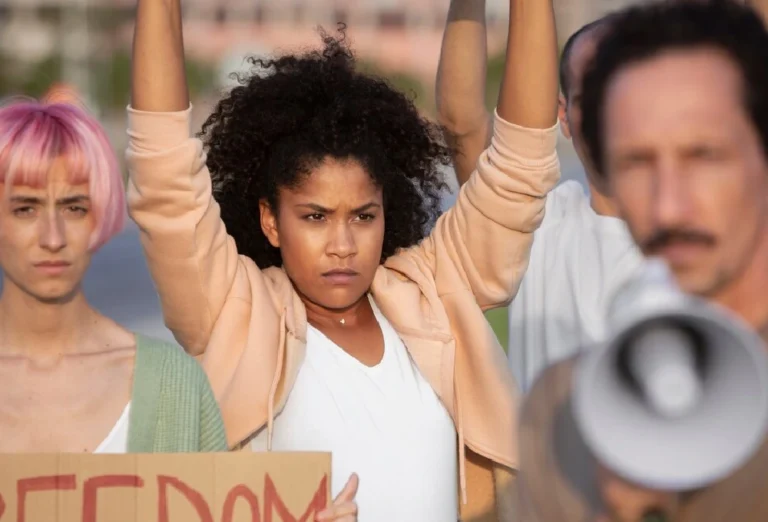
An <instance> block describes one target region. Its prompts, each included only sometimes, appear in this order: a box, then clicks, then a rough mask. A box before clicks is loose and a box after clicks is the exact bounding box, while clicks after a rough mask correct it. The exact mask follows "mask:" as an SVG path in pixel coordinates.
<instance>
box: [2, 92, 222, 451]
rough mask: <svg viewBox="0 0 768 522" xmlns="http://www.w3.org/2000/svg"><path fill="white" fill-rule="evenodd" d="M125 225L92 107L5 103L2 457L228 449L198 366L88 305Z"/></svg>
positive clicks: (119, 188)
mask: <svg viewBox="0 0 768 522" xmlns="http://www.w3.org/2000/svg"><path fill="white" fill-rule="evenodd" d="M124 220H125V186H124V181H123V178H122V176H121V173H120V168H119V165H118V162H117V158H116V157H115V155H114V152H113V150H112V147H111V146H110V143H109V140H108V139H107V136H106V134H105V132H104V130H103V129H102V127H101V126H100V125H99V124H98V122H96V121H95V120H94V119H93V118H92V117H91V116H90V115H89V114H87V113H86V112H85V110H83V109H81V108H79V107H76V106H74V105H70V104H63V103H38V102H34V101H26V100H22V101H14V102H11V103H9V104H6V105H4V106H2V107H0V269H2V277H3V290H2V294H0V382H2V383H3V386H1V387H0V433H1V434H2V436H0V453H23V452H35V453H40V452H56V453H59V452H67V453H68V452H73V453H82V452H95V453H126V452H141V453H150V452H189V451H223V450H226V449H227V444H226V437H225V434H224V429H223V425H222V421H221V415H220V413H219V410H218V407H217V405H216V401H215V400H214V398H213V395H212V393H211V389H210V385H209V384H208V381H207V379H206V377H205V375H204V373H203V372H202V370H201V369H200V367H199V365H198V364H197V362H196V361H195V360H194V359H192V358H190V357H189V356H187V355H186V354H184V353H183V352H182V351H181V350H180V349H178V348H177V347H175V346H172V345H166V344H164V343H162V342H159V341H156V340H153V339H149V338H146V337H143V336H141V335H137V334H135V333H132V332H129V331H127V330H126V329H124V328H123V327H122V326H120V325H119V324H116V323H115V322H114V321H112V320H110V319H109V318H107V317H104V316H103V315H101V314H100V313H99V312H97V311H96V310H95V309H94V308H93V307H91V306H90V305H89V303H88V302H87V300H86V298H85V296H84V295H83V291H82V281H83V277H84V275H85V272H86V270H88V266H89V264H90V261H91V256H92V255H93V253H94V252H95V251H96V250H98V249H99V248H100V247H101V246H102V245H104V244H105V243H106V242H107V241H109V240H110V238H112V236H114V235H115V234H117V233H118V232H120V231H121V229H122V228H123V223H124ZM116 277H119V274H116ZM119 298H120V296H115V299H119Z"/></svg>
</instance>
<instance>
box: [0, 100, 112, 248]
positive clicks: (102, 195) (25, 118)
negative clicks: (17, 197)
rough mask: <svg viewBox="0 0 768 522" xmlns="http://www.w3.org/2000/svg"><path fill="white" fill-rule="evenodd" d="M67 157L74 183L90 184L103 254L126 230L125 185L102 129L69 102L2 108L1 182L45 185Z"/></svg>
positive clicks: (97, 243) (95, 243)
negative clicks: (53, 168)
mask: <svg viewBox="0 0 768 522" xmlns="http://www.w3.org/2000/svg"><path fill="white" fill-rule="evenodd" d="M59 158H63V160H64V161H65V162H66V166H67V172H68V174H69V176H70V178H69V179H70V182H71V183H72V184H82V183H88V184H89V188H90V194H89V196H90V198H91V206H92V211H93V212H94V217H95V220H96V229H95V230H94V235H93V237H92V238H91V250H97V249H98V248H99V247H101V246H102V245H103V244H104V243H106V242H107V241H109V239H111V238H112V236H114V235H115V234H117V233H118V232H120V231H121V230H122V229H123V226H124V224H125V214H126V211H125V185H124V182H123V177H122V175H121V173H120V166H119V163H118V161H117V157H116V156H115V154H114V151H113V149H112V146H111V144H110V143H109V139H108V138H107V135H106V133H105V132H104V129H103V128H102V127H101V125H100V124H99V123H98V122H97V121H96V120H95V119H94V118H93V117H91V116H90V115H89V114H88V113H86V112H85V111H84V110H83V109H81V108H79V107H76V106H74V105H70V104H64V103H53V104H46V103H39V102H34V101H15V102H12V103H10V104H7V105H5V106H3V107H0V183H5V184H6V185H23V186H29V187H44V186H45V185H46V184H47V179H48V173H49V172H50V170H51V166H52V164H53V162H54V161H55V160H57V159H59Z"/></svg>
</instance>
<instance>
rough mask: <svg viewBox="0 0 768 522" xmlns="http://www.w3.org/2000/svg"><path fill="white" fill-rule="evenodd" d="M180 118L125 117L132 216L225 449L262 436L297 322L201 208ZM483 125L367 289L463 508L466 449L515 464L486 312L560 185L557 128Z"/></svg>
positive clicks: (508, 391)
mask: <svg viewBox="0 0 768 522" xmlns="http://www.w3.org/2000/svg"><path fill="white" fill-rule="evenodd" d="M190 113H191V109H188V110H187V111H183V112H176V113H149V112H141V111H136V110H133V109H131V108H129V109H128V121H129V128H128V133H129V138H130V141H129V145H128V151H127V160H128V165H129V170H130V182H129V186H128V202H129V211H130V214H131V216H132V218H133V220H134V221H135V222H136V223H137V224H138V226H139V228H140V231H141V241H142V245H143V247H144V250H145V254H146V258H147V262H148V265H149V269H150V272H151V275H152V277H153V279H154V281H155V285H156V287H157V290H158V293H159V296H160V301H161V304H162V309H163V315H164V318H165V323H166V325H167V326H168V328H169V329H170V330H171V331H172V332H173V334H174V335H175V337H176V339H177V340H178V342H179V343H180V344H181V345H182V346H183V347H184V349H185V350H186V351H187V352H188V353H190V354H191V355H195V356H200V361H201V363H202V365H203V367H204V369H205V370H206V372H207V374H208V376H209V379H210V381H211V385H212V387H213V390H214V393H215V396H216V398H217V400H218V401H219V404H220V406H221V410H222V415H223V419H224V424H225V426H226V430H227V435H228V440H229V443H230V446H232V447H235V446H238V445H241V444H242V443H243V442H244V441H247V440H249V439H250V438H251V436H252V435H253V434H254V433H255V432H256V431H257V430H259V429H260V428H262V427H263V426H264V425H267V429H268V430H270V431H271V426H272V421H273V419H274V417H275V415H277V414H278V413H279V412H280V411H281V409H282V407H283V406H284V404H285V402H286V398H287V397H288V394H289V393H290V390H291V387H292V385H293V383H294V380H295V379H296V376H297V372H298V369H299V367H300V365H301V364H302V359H303V357H304V353H305V348H306V343H305V339H306V337H305V334H306V327H307V319H306V313H305V310H304V306H303V304H302V302H301V300H300V299H299V297H298V295H297V293H296V292H295V291H294V289H293V287H292V285H291V282H290V280H289V279H288V277H287V276H286V274H285V272H284V271H282V270H281V269H279V268H274V267H273V268H269V269H266V270H261V269H259V268H258V267H257V266H256V264H255V263H254V262H253V261H252V260H251V259H250V258H247V257H245V256H241V255H238V253H237V249H236V246H235V242H234V240H233V239H232V238H231V237H230V236H229V235H228V234H227V231H226V229H225V226H224V223H223V222H222V220H221V219H220V213H219V205H218V204H217V202H216V201H215V200H214V198H213V197H212V186H211V177H210V174H209V171H208V169H207V167H206V157H205V153H204V151H203V146H202V143H201V141H200V140H199V139H196V138H193V137H191V122H190ZM494 128H495V130H494V134H493V140H492V144H491V146H490V147H489V148H488V150H487V151H485V152H484V153H483V154H482V156H481V157H480V159H479V160H478V165H477V170H476V172H475V173H474V174H473V175H472V177H471V179H470V180H469V181H468V182H467V183H466V184H465V186H464V187H463V188H462V190H461V192H460V194H459V196H458V199H457V202H456V204H455V206H454V207H453V208H452V209H451V210H449V211H448V212H446V213H445V214H444V215H443V216H441V217H440V219H439V220H438V222H437V224H436V225H435V227H434V229H433V230H432V232H431V233H430V235H429V236H428V237H427V238H425V239H424V240H423V241H422V242H421V243H420V244H418V245H416V246H413V247H411V248H408V249H405V250H402V251H401V252H399V253H397V254H396V255H394V256H392V257H391V258H389V259H388V260H387V261H386V262H385V263H384V265H382V266H381V267H380V268H379V269H378V271H377V272H376V275H375V277H374V280H373V284H372V285H371V294H372V296H373V298H374V300H375V301H376V304H377V305H378V306H379V308H380V309H381V311H382V312H383V314H384V315H385V317H387V319H388V320H389V321H390V322H391V323H392V325H393V327H394V328H395V329H396V331H397V332H398V333H399V335H400V337H401V338H402V340H403V342H404V344H405V345H406V347H407V349H408V351H409V353H410V355H411V357H412V358H413V360H414V362H415V364H416V365H417V366H418V368H419V370H420V371H421V373H422V374H423V375H424V377H425V378H426V379H427V381H428V382H429V383H430V384H431V386H432V387H433V388H434V390H435V392H436V393H437V395H438V397H439V398H440V399H441V401H442V403H443V404H444V405H445V407H446V408H447V410H448V412H449V413H450V415H451V416H452V418H453V420H454V423H455V426H456V429H457V433H458V437H459V448H460V455H459V459H460V460H459V464H460V465H459V469H460V475H461V476H460V482H459V483H460V485H461V490H462V493H463V494H464V495H463V496H464V498H465V502H466V501H468V502H469V503H470V504H471V503H473V501H479V500H480V499H473V498H472V494H473V493H472V492H473V490H474V489H475V488H474V487H473V486H472V484H469V487H467V483H466V481H465V476H466V475H467V473H466V471H467V470H466V468H465V458H464V457H465V446H466V448H469V450H470V451H472V452H474V453H476V454H479V455H480V456H482V457H485V458H487V459H490V461H492V462H495V463H497V464H501V465H503V466H506V467H509V468H512V469H517V465H518V452H517V440H518V439H517V408H518V392H517V388H516V385H515V383H514V380H513V377H512V375H511V372H510V371H509V369H508V365H507V360H506V356H505V354H504V352H503V350H502V349H501V347H500V345H499V343H498V341H497V339H496V337H495V335H494V334H493V331H492V330H491V329H490V327H489V325H488V323H487V321H486V320H485V317H484V315H483V310H486V309H490V308H494V307H498V306H504V305H505V304H507V303H508V302H509V301H510V300H511V299H512V298H513V297H514V295H515V294H516V292H517V289H518V286H519V284H520V280H521V278H522V276H523V274H524V272H525V270H526V268H527V265H528V258H529V252H530V248H531V244H532V241H533V232H534V230H535V229H536V228H537V227H538V226H539V224H540V223H541V220H542V218H543V215H544V204H545V199H546V195H547V193H548V192H549V191H550V190H551V189H552V188H553V186H554V185H555V184H556V183H557V181H558V178H559V164H558V159H557V155H556V153H555V144H556V141H557V134H556V133H557V130H556V127H553V128H550V129H546V130H533V129H526V128H522V127H519V126H516V125H513V124H511V123H508V122H506V121H504V120H502V119H501V118H500V117H499V116H498V114H496V115H495V124H494ZM256 205H257V202H255V201H254V209H256V208H257V207H256ZM254 209H252V210H253V211H256V210H254ZM245 210H246V209H244V211H245ZM478 305H479V306H478ZM270 437H271V434H270ZM471 475H472V474H471V473H470V476H471ZM491 484H492V483H491ZM467 489H469V492H470V494H469V498H467V496H466V492H467ZM465 507H466V506H465Z"/></svg>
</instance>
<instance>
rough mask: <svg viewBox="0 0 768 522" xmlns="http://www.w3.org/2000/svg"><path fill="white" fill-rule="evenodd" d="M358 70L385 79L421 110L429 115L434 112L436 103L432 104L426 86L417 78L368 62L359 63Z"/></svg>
mask: <svg viewBox="0 0 768 522" xmlns="http://www.w3.org/2000/svg"><path fill="white" fill-rule="evenodd" d="M358 69H359V70H360V71H361V72H363V73H366V74H373V75H375V76H379V77H381V78H384V79H385V80H387V81H388V82H389V84H390V85H391V86H392V87H394V88H395V89H397V90H398V91H400V92H403V93H405V94H407V95H408V96H410V97H411V99H412V100H413V103H414V104H415V105H416V107H417V108H419V109H420V110H422V111H428V112H429V113H433V112H434V107H433V105H434V103H432V100H431V98H428V97H427V90H426V88H425V87H424V84H423V83H422V82H421V81H420V80H419V79H418V78H416V77H415V76H413V75H411V74H408V73H406V72H403V71H386V70H384V69H382V68H381V67H379V66H378V65H377V64H375V63H373V62H371V61H366V60H360V61H358Z"/></svg>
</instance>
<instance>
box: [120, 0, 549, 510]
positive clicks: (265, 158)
mask: <svg viewBox="0 0 768 522" xmlns="http://www.w3.org/2000/svg"><path fill="white" fill-rule="evenodd" d="M179 4H180V2H179V0H139V1H138V14H137V17H138V18H137V22H136V33H135V41H134V61H133V75H132V76H133V79H132V100H131V107H130V108H129V111H128V117H129V135H130V144H129V147H128V161H129V167H130V173H131V183H130V185H129V206H130V212H131V216H132V218H133V219H134V220H135V221H136V223H137V224H138V225H139V228H140V230H141V235H142V244H143V246H144V249H145V252H146V256H147V260H148V263H149V267H150V270H151V273H152V276H153V278H154V280H155V283H156V286H157V289H158V293H159V295H160V299H161V303H162V307H163V311H164V316H165V321H166V324H167V326H168V327H169V328H170V330H171V331H172V332H173V333H174V335H175V336H176V339H177V340H178V341H179V342H180V344H181V345H182V346H183V347H184V348H185V349H186V351H187V352H188V353H190V354H191V355H194V356H199V357H200V361H201V363H202V364H203V367H204V368H205V370H206V371H207V373H208V376H209V378H210V380H211V384H212V386H213V389H214V392H215V393H216V397H217V399H218V400H219V403H220V405H221V409H222V414H223V417H224V423H225V426H226V428H227V435H228V439H229V443H230V446H231V447H232V448H237V449H247V450H255V451H260V450H279V451H326V452H331V453H332V456H333V457H332V460H333V464H332V470H333V473H332V485H331V492H332V494H333V495H334V496H336V497H337V500H336V501H335V502H334V505H333V506H331V507H330V508H329V510H328V511H327V512H325V513H323V514H322V517H320V518H321V519H324V520H344V518H342V517H344V516H349V517H350V518H349V520H356V519H357V514H356V513H357V511H358V509H359V513H360V516H361V519H362V520H364V521H366V522H369V521H370V522H374V521H388V522H389V521H398V522H409V521H414V522H429V521H437V522H443V521H456V520H457V519H459V518H461V519H462V520H468V519H471V520H473V521H481V520H489V521H490V520H509V519H510V516H511V515H510V513H511V512H512V511H513V506H510V505H508V504H509V502H510V501H511V500H512V499H513V498H514V496H513V493H512V486H513V483H514V480H513V479H514V470H515V468H516V466H517V461H518V456H517V433H516V418H517V411H516V408H517V397H516V387H515V383H514V380H513V378H512V375H511V373H510V371H509V369H508V366H507V364H506V357H505V355H504V352H503V350H502V349H501V347H500V346H499V344H498V341H497V340H496V337H495V336H494V334H493V331H492V330H491V329H490V327H489V325H488V323H487V322H486V321H485V318H484V315H483V311H484V310H487V309H490V308H494V307H499V306H504V305H506V304H507V303H508V302H509V301H510V300H511V299H512V298H513V297H514V295H515V293H516V290H517V287H518V285H519V283H520V279H521V277H522V275H523V273H524V272H525V269H526V266H527V263H528V255H529V251H530V247H531V243H532V240H533V235H532V233H533V231H534V230H535V229H536V228H537V227H538V225H539V223H540V221H541V218H542V215H543V212H544V204H545V199H546V195H547V193H548V192H549V190H550V189H551V188H552V187H553V186H554V184H555V183H556V182H557V179H558V175H559V166H558V162H557V156H556V154H555V143H556V132H557V131H556V126H555V122H556V119H555V116H556V114H555V113H556V111H555V109H556V102H557V66H556V65H557V64H556V60H557V46H556V41H555V32H554V19H553V18H554V17H553V9H552V4H551V0H548V1H542V0H510V8H511V13H512V15H511V16H510V32H511V34H510V39H509V42H510V45H509V48H508V51H507V52H508V54H507V64H506V71H505V80H504V88H503V92H502V94H501V96H500V101H499V108H498V114H497V115H496V117H495V124H494V139H493V143H492V145H491V146H490V147H489V149H488V150H487V151H486V152H485V153H484V154H483V155H482V156H481V158H480V160H479V161H478V166H477V171H476V172H475V173H474V174H473V176H472V178H471V179H470V180H469V182H467V183H466V184H465V186H464V188H463V189H462V191H461V193H460V194H459V196H458V199H457V202H456V204H455V206H454V207H453V208H452V209H451V210H449V211H448V212H446V213H445V214H444V215H442V216H440V217H439V219H436V218H437V217H438V208H439V207H438V206H439V195H440V190H441V188H442V187H443V186H444V184H443V179H442V178H441V175H440V172H441V169H442V167H443V166H445V165H447V164H448V163H449V161H450V160H449V158H450V154H449V152H450V151H449V150H448V149H447V147H446V146H445V144H444V141H443V136H442V132H441V129H440V128H439V127H437V126H436V125H434V124H432V123H430V122H429V121H428V120H426V119H425V118H423V117H422V116H421V115H420V114H419V113H418V111H417V110H416V108H415V107H414V105H413V103H412V101H411V100H410V99H409V98H408V97H407V96H405V95H403V94H402V93H400V92H398V91H396V90H395V89H393V88H392V87H391V86H390V85H388V84H387V83H386V82H385V81H384V80H382V79H380V78H376V77H373V76H370V75H366V74H362V73H361V72H359V71H358V70H357V69H356V64H355V60H354V57H353V55H352V53H351V52H350V50H349V49H348V47H347V45H346V43H345V41H344V38H343V34H342V35H341V36H339V37H333V36H329V35H326V34H323V44H324V45H323V47H322V48H321V49H320V50H313V51H306V52H303V53H299V54H288V55H284V56H280V57H277V58H274V59H270V60H252V62H251V63H252V65H253V69H252V71H251V72H250V73H248V74H244V75H241V76H240V78H239V85H238V86H237V87H235V88H233V89H232V90H231V92H229V93H228V94H227V95H226V96H225V97H224V98H223V99H222V100H221V101H220V102H219V104H218V106H217V107H216V109H215V111H214V112H213V114H212V115H211V116H210V117H209V118H208V120H207V121H206V122H205V124H204V126H203V130H202V133H201V136H200V137H199V138H195V137H193V136H191V135H190V105H189V95H188V91H187V85H186V79H185V75H184V60H183V56H184V51H183V39H182V24H181V12H180V11H181V9H180V5H179ZM532 49H535V51H536V52H531V50H532ZM542 49H543V50H544V51H543V52H542ZM542 56H543V57H544V58H543V59H542ZM457 457H458V458H457ZM350 477H351V478H350ZM358 477H359V488H358ZM348 479H349V480H348Z"/></svg>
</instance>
